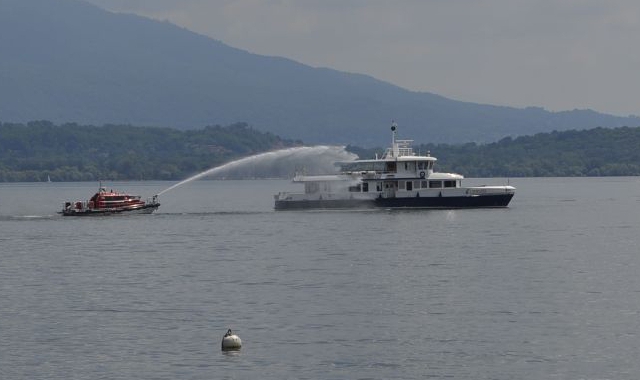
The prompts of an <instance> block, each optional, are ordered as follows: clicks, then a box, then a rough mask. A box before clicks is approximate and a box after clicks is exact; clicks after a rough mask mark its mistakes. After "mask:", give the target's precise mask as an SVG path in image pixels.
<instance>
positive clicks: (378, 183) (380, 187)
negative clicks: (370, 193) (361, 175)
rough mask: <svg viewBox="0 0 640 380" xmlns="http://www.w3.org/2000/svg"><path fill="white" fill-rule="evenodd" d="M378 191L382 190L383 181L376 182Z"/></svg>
mask: <svg viewBox="0 0 640 380" xmlns="http://www.w3.org/2000/svg"><path fill="white" fill-rule="evenodd" d="M376 191H382V182H376Z"/></svg>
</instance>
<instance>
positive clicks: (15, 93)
mask: <svg viewBox="0 0 640 380" xmlns="http://www.w3.org/2000/svg"><path fill="white" fill-rule="evenodd" d="M0 52H1V53H2V57H1V59H0V120H2V121H5V122H16V123H26V122H28V121H31V120H51V121H53V122H55V123H65V122H67V121H71V120H72V121H75V122H78V123H81V124H94V125H103V124H132V125H147V126H164V127H167V126H170V127H173V128H179V129H193V128H200V127H202V126H205V125H210V124H222V125H228V124H232V123H235V122H237V121H245V122H247V123H249V124H251V125H252V126H253V127H254V128H256V129H258V130H261V131H269V132H272V133H274V134H277V135H279V136H283V137H288V138H294V139H301V140H304V141H305V142H306V143H308V144H319V143H324V144H348V143H351V144H364V145H365V146H375V145H379V144H382V143H384V142H386V137H387V134H386V133H376V132H375V129H376V128H377V126H381V125H387V123H390V122H391V120H392V119H396V120H397V121H399V122H400V125H401V126H402V129H403V131H404V132H405V133H406V136H409V137H411V138H414V139H416V141H424V142H427V141H432V142H437V143H464V142H467V141H476V142H483V143H486V142H494V141H497V140H499V139H501V138H503V137H504V136H522V135H531V134H534V133H538V132H550V131H552V130H569V129H577V128H595V127H598V126H602V127H608V128H611V127H620V126H623V125H633V126H638V125H640V118H639V117H620V116H613V115H606V114H602V113H599V112H595V111H592V110H567V111H560V112H550V111H547V110H545V109H542V108H538V107H527V108H513V107H502V106H499V105H487V104H477V103H469V102H462V101H456V100H453V99H448V98H445V97H443V96H440V95H438V94H434V93H429V92H413V91H409V90H406V89H403V88H400V87H398V86H395V85H393V84H390V83H386V82H383V81H380V80H376V79H375V78H372V77H369V76H366V75H360V74H354V73H345V72H340V71H336V70H332V69H328V68H316V67H311V66H307V65H304V64H300V63H297V62H294V61H291V60H289V59H285V58H279V57H272V56H262V55H257V54H251V53H250V52H247V51H243V50H240V49H236V48H234V47H231V46H228V45H225V44H224V43H223V42H221V41H217V40H214V39H211V38H208V37H205V36H203V35H199V34H196V33H193V32H190V31H188V30H186V29H183V28H180V27H177V26H176V25H173V24H171V23H168V22H160V21H155V20H151V19H148V18H143V17H139V16H134V15H129V14H120V13H112V12H107V11H105V10H103V9H100V8H98V7H95V6H93V5H90V4H87V3H85V2H82V1H78V0H55V1H54V0H0ZM425 69H426V70H428V69H429V68H425ZM451 80H454V81H455V80H461V79H460V78H451Z"/></svg>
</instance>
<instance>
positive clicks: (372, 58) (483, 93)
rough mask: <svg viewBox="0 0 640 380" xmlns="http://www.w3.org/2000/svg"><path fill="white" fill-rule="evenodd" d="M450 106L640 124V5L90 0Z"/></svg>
mask: <svg viewBox="0 0 640 380" xmlns="http://www.w3.org/2000/svg"><path fill="white" fill-rule="evenodd" d="M87 1H89V2H90V3H93V4H96V5H98V6H100V7H102V8H105V9H108V10H112V11H119V12H130V13H137V14H140V15H143V16H148V17H152V18H156V19H159V20H169V21H171V22H172V23H174V24H177V25H180V26H183V27H185V28H187V29H190V30H193V31H195V32H198V33H201V34H205V35H208V36H210V37H213V38H215V39H217V40H220V41H222V42H224V43H226V44H228V45H231V46H234V47H237V48H240V49H244V50H248V51H250V52H253V53H257V54H263V55H273V56H282V57H287V58H291V59H293V60H295V61H298V62H301V63H304V64H308V65H311V66H314V67H330V68H333V69H337V70H341V71H348V72H356V73H362V74H368V75H371V76H373V77H376V78H378V79H381V80H385V81H388V82H391V83H394V84H397V85H399V86H401V87H404V88H407V89H410V90H415V91H428V92H433V93H436V94H440V95H443V96H447V97H449V98H453V99H457V100H464V101H471V102H479V103H489V104H496V105H509V106H516V107H524V106H540V107H545V108H547V109H549V110H569V109H574V108H591V109H594V110H597V111H601V112H607V113H612V114H617V115H625V116H626V115H628V114H635V115H640V1H638V0H298V1H294V0H87Z"/></svg>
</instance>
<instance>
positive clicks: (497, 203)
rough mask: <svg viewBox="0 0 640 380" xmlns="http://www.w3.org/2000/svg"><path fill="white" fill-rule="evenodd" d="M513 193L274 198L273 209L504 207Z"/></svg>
mask: <svg viewBox="0 0 640 380" xmlns="http://www.w3.org/2000/svg"><path fill="white" fill-rule="evenodd" d="M513 195H514V194H513V193H505V194H490V195H478V196H469V195H465V196H450V197H446V196H441V197H406V198H382V197H379V198H375V199H366V200H363V199H331V200H322V199H316V200H276V202H275V209H276V210H311V209H354V208H403V209H411V208H415V209H456V208H500V207H507V206H508V205H509V202H511V198H513Z"/></svg>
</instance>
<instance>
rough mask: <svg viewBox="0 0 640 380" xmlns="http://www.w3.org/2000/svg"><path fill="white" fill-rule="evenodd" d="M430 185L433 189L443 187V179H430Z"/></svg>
mask: <svg viewBox="0 0 640 380" xmlns="http://www.w3.org/2000/svg"><path fill="white" fill-rule="evenodd" d="M429 187H430V188H432V189H439V188H441V187H442V181H429Z"/></svg>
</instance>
